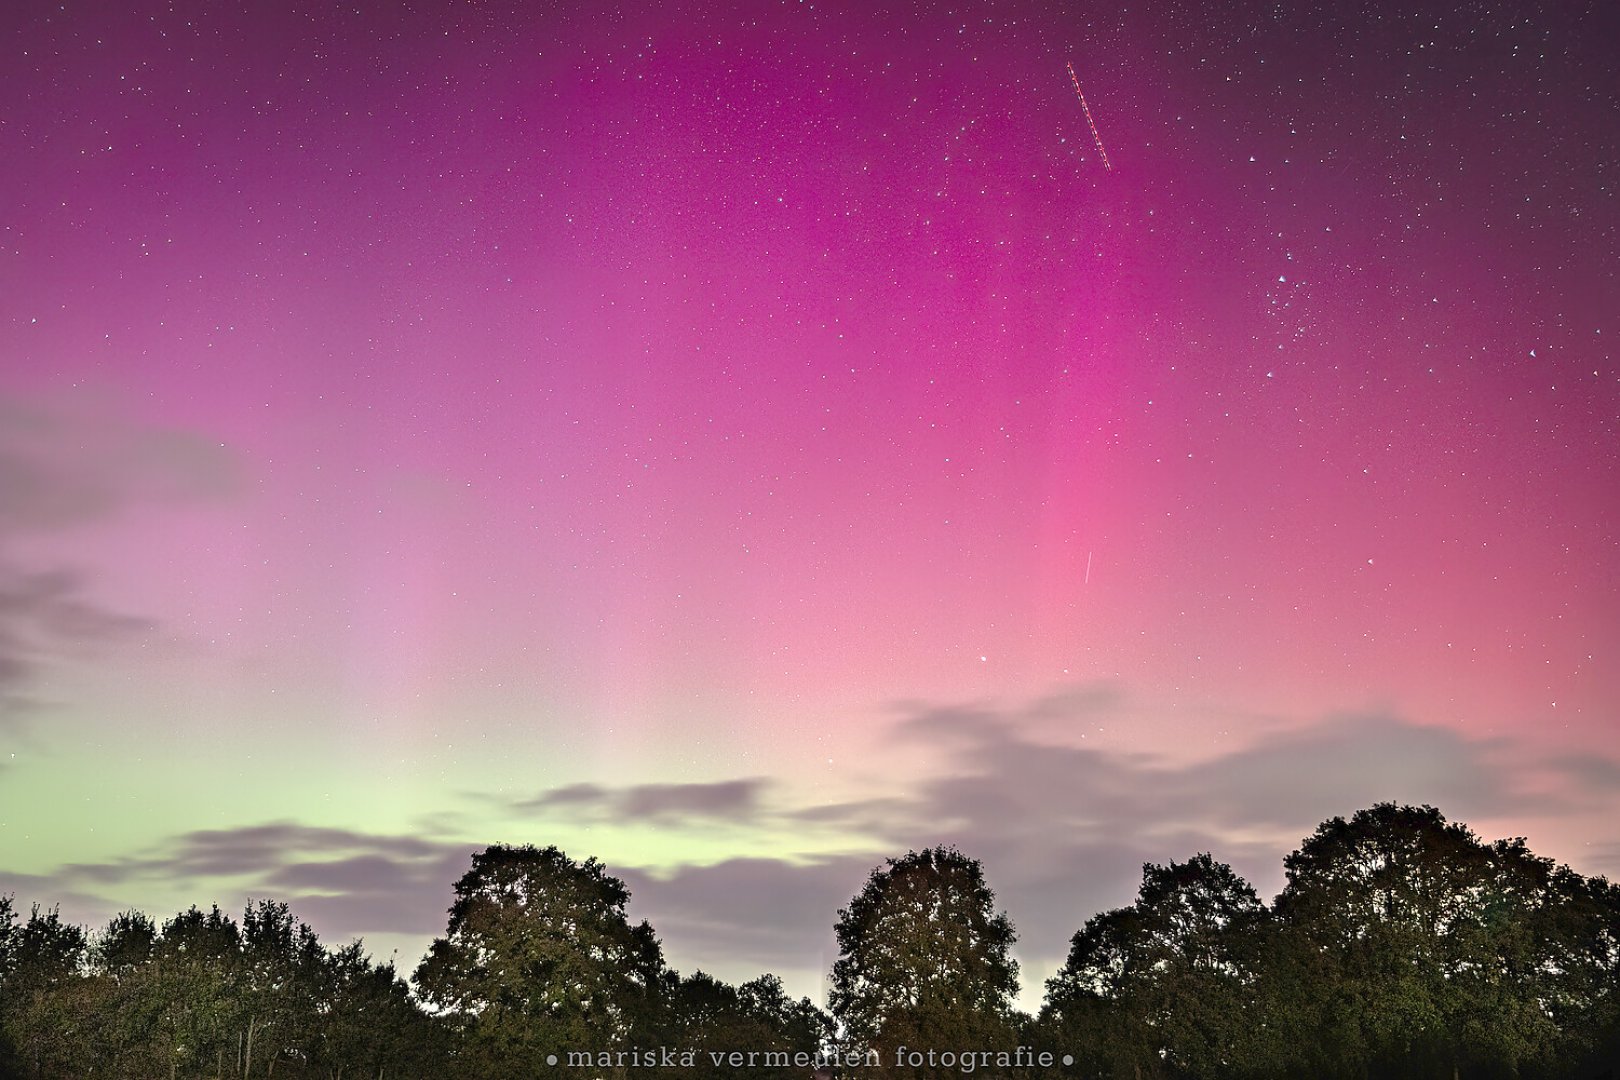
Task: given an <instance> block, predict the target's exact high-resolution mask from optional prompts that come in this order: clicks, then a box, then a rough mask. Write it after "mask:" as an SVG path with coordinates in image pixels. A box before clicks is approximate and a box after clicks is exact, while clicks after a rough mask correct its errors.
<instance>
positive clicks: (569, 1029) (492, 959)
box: [416, 845, 663, 1080]
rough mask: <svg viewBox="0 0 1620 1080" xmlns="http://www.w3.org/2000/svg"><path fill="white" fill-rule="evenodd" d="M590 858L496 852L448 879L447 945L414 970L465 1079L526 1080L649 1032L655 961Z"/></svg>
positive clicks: (436, 946)
mask: <svg viewBox="0 0 1620 1080" xmlns="http://www.w3.org/2000/svg"><path fill="white" fill-rule="evenodd" d="M629 898H630V894H629V892H628V891H627V890H626V889H625V887H624V883H623V882H622V881H620V880H619V879H618V878H615V877H612V876H610V875H609V874H608V873H607V872H606V871H605V870H604V869H603V867H602V864H601V863H599V862H597V861H596V860H595V859H589V860H587V861H585V862H583V863H577V862H575V861H573V860H572V859H570V858H568V856H566V855H564V854H563V853H562V852H561V851H559V850H558V849H557V848H555V847H548V848H535V847H532V846H525V847H507V846H505V845H496V846H493V847H489V848H486V849H485V850H484V851H482V852H480V853H478V854H477V855H474V856H473V860H472V869H470V870H469V871H467V873H466V874H465V875H463V876H462V878H461V880H460V881H458V882H456V900H455V904H454V905H453V906H452V907H451V908H450V924H449V928H448V930H447V931H446V933H445V936H444V937H442V938H439V939H437V940H435V941H434V942H433V945H432V947H431V948H430V950H429V952H428V955H427V958H426V959H425V960H423V961H422V964H421V966H420V967H419V968H417V970H416V984H417V987H418V989H419V990H420V991H421V993H422V996H423V997H424V998H425V999H426V1000H427V1001H428V1003H429V1004H431V1005H432V1006H434V1007H435V1008H437V1009H440V1010H443V1011H444V1012H446V1013H449V1014H451V1015H452V1017H453V1018H454V1019H455V1020H456V1021H457V1022H458V1023H459V1025H460V1026H461V1028H462V1030H463V1033H464V1035H465V1039H464V1044H463V1049H462V1052H463V1054H464V1055H465V1059H464V1067H465V1068H467V1069H468V1070H469V1074H471V1075H478V1076H480V1077H488V1078H491V1080H493V1078H496V1077H504V1076H523V1077H530V1076H532V1075H533V1071H534V1069H535V1067H536V1063H538V1062H543V1061H544V1060H545V1058H546V1057H547V1056H548V1055H550V1054H556V1055H558V1056H559V1057H560V1058H562V1059H564V1060H566V1055H567V1054H568V1053H569V1052H571V1051H572V1052H592V1051H600V1050H610V1049H616V1048H620V1047H624V1046H627V1045H629V1044H630V1040H631V1039H632V1037H633V1036H635V1035H636V1034H637V1033H638V1031H639V1030H640V1029H643V1028H648V1027H650V1025H651V1023H652V1020H653V1017H652V1011H653V1006H654V1002H655V995H656V992H657V988H658V984H659V976H660V973H661V972H662V970H663V954H662V952H661V950H660V948H659V945H658V939H657V938H656V937H655V936H654V935H653V931H652V927H650V926H648V925H647V924H646V923H645V922H643V923H640V924H639V925H636V926H631V925H630V922H629V920H628V918H627V917H626V915H625V904H626V903H627V902H628V901H629Z"/></svg>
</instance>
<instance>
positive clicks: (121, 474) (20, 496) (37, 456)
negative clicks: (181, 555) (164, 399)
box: [0, 398, 240, 536]
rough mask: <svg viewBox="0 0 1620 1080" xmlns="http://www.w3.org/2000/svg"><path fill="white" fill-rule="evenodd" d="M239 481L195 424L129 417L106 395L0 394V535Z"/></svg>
mask: <svg viewBox="0 0 1620 1080" xmlns="http://www.w3.org/2000/svg"><path fill="white" fill-rule="evenodd" d="M239 486H240V468H239V465H238V463H237V460H236V458H235V456H234V455H232V454H231V453H230V452H229V451H227V450H226V449H225V448H223V447H222V446H220V445H219V444H218V443H217V442H214V441H210V440H208V439H206V438H204V437H203V436H201V435H200V434H197V433H195V432H190V431H183V430H179V429H173V428H160V427H152V426H148V425H144V424H140V423H137V422H135V421H133V420H131V419H130V418H129V417H128V416H126V415H124V414H122V413H121V412H120V411H118V410H117V409H116V408H114V407H112V406H111V405H110V404H108V403H106V402H87V401H85V400H82V399H77V398H76V399H66V398H64V399H61V400H57V401H45V400H34V401H22V400H19V399H15V398H11V399H7V398H0V536H5V535H16V534H20V533H24V532H34V531H46V530H56V529H63V528H71V527H76V526H81V525H86V524H94V523H97V522H100V521H104V520H106V519H108V518H111V517H114V516H116V515H117V514H119V513H121V512H122V511H124V510H125V509H128V508H129V507H130V506H132V505H147V504H150V503H154V502H181V503H183V502H193V501H197V500H207V499H213V498H218V497H221V496H224V495H228V494H230V493H232V492H233V491H235V490H236V489H237V488H238V487H239Z"/></svg>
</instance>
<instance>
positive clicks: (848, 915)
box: [829, 847, 1018, 1076]
mask: <svg viewBox="0 0 1620 1080" xmlns="http://www.w3.org/2000/svg"><path fill="white" fill-rule="evenodd" d="M994 903H995V895H994V894H993V893H992V892H991V891H990V888H989V886H988V885H986V884H985V880H984V871H983V868H982V867H981V866H980V865H979V863H978V861H977V860H974V859H970V858H968V857H967V856H965V855H963V854H962V853H961V852H959V851H957V850H955V849H954V848H944V847H939V848H929V849H928V850H926V851H920V852H919V851H913V852H910V853H908V854H907V855H906V856H905V857H903V858H900V859H891V860H889V863H888V866H887V867H882V868H879V869H877V870H874V871H872V875H871V877H870V879H869V880H868V881H867V883H866V887H865V888H864V889H863V890H861V892H860V894H859V895H858V896H856V897H855V898H854V899H853V900H852V901H851V902H850V905H849V907H847V908H845V909H844V910H842V911H840V912H839V913H838V923H837V926H836V927H835V930H836V933H837V935H838V948H839V956H838V961H837V963H836V964H835V965H834V966H833V985H832V993H831V995H830V998H829V1003H830V1005H831V1009H832V1014H833V1017H834V1019H835V1020H837V1021H838V1023H839V1024H840V1026H841V1028H842V1036H843V1038H844V1040H845V1043H846V1045H847V1047H849V1048H851V1049H855V1050H860V1051H866V1050H876V1051H878V1053H879V1054H880V1055H881V1056H882V1059H883V1062H884V1064H885V1065H893V1064H894V1060H895V1058H894V1053H895V1051H896V1050H897V1049H898V1048H899V1047H901V1046H905V1047H908V1048H910V1049H920V1050H922V1051H924V1052H926V1051H927V1050H929V1049H935V1050H939V1051H947V1050H949V1051H953V1052H957V1051H962V1050H974V1051H978V1050H992V1051H994V1050H1001V1049H1011V1048H1012V1047H1013V1045H1014V1044H1015V1042H1016V1032H1015V1028H1014V1025H1013V1022H1012V1021H1013V1014H1012V999H1013V995H1014V994H1015V993H1016V992H1017V990H1018V964H1017V961H1015V960H1013V959H1012V957H1011V955H1010V949H1011V946H1012V943H1013V940H1014V938H1015V936H1016V935H1015V932H1014V930H1013V925H1012V922H1011V921H1010V920H1008V918H1007V916H1006V915H1005V914H998V913H997V912H996V911H995V907H994ZM917 1072H918V1074H919V1075H930V1074H932V1073H934V1072H935V1070H930V1069H926V1068H925V1069H921V1070H918V1071H917ZM937 1074H938V1075H941V1076H944V1075H946V1074H955V1075H960V1074H959V1073H956V1072H955V1070H951V1069H940V1070H937Z"/></svg>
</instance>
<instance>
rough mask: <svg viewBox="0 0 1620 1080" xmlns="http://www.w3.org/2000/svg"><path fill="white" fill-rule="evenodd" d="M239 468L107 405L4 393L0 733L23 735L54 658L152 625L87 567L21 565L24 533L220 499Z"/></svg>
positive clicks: (222, 453) (199, 444) (180, 434)
mask: <svg viewBox="0 0 1620 1080" xmlns="http://www.w3.org/2000/svg"><path fill="white" fill-rule="evenodd" d="M239 471H240V470H239V468H238V466H237V463H236V459H235V458H234V456H233V455H231V454H230V453H229V452H228V451H226V450H225V449H223V448H222V447H220V446H219V445H218V444H217V443H212V442H209V441H208V440H206V439H204V438H202V437H201V436H200V435H197V434H195V433H192V432H185V431H178V430H172V429H163V428H154V427H149V426H143V425H140V424H137V423H134V422H132V421H130V420H129V419H128V418H127V417H124V416H122V415H119V414H118V413H117V412H116V411H114V410H112V409H110V408H108V407H107V406H106V405H105V404H99V403H97V404H86V403H85V402H83V401H80V400H73V401H68V400H63V401H59V402H44V401H31V402H24V401H22V400H19V399H15V398H3V397H0V735H7V734H11V735H16V734H20V733H21V731H22V728H23V720H24V717H25V715H26V714H27V713H28V712H29V711H31V709H32V708H33V707H34V703H33V702H32V701H31V700H30V699H29V698H28V695H27V689H28V686H29V684H30V683H31V682H32V680H33V679H34V677H35V676H36V675H37V674H38V672H39V671H40V670H41V669H43V668H44V667H45V666H46V665H48V664H49V663H50V662H51V661H52V660H55V659H58V658H60V657H63V656H71V655H75V654H78V653H80V652H83V651H85V650H87V649H95V648H100V647H104V646H106V645H107V644H109V643H110V642H115V641H118V640H120V639H123V638H128V637H130V636H132V635H135V634H138V633H140V632H142V631H144V630H148V629H150V628H151V624H150V623H149V621H147V620H145V619H141V618H138V617H135V616H132V615H128V614H125V613H122V612H117V611H112V610H110V609H108V608H106V607H104V606H102V605H100V604H98V603H96V602H95V601H94V600H93V599H92V598H91V596H90V589H89V584H88V581H87V579H86V577H85V575H84V574H83V573H81V572H79V571H77V570H72V569H65V568H61V567H51V568H46V569H40V568H37V567H32V566H25V565H23V564H22V562H21V560H20V559H19V558H18V557H17V555H16V551H15V548H16V545H17V541H19V540H21V539H23V538H25V537H29V536H34V535H38V534H42V533H50V532H55V531H60V530H64V529H72V528H81V527H86V526H94V525H97V524H99V523H101V522H104V521H107V520H109V519H112V518H114V517H116V516H117V515H118V514H120V513H122V512H123V511H125V510H127V509H129V508H130V507H132V506H135V505H146V504H149V503H152V502H188V501H195V500H198V499H211V498H217V497H220V496H223V495H226V494H228V493H230V492H231V491H233V490H235V489H236V488H237V486H238V485H239Z"/></svg>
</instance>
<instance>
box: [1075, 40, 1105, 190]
mask: <svg viewBox="0 0 1620 1080" xmlns="http://www.w3.org/2000/svg"><path fill="white" fill-rule="evenodd" d="M1068 68H1069V81H1070V82H1072V83H1074V92H1075V95H1076V96H1078V97H1079V98H1080V108H1081V109H1082V110H1083V111H1084V112H1085V114H1086V126H1087V127H1089V128H1090V129H1091V139H1092V141H1093V142H1095V143H1096V144H1097V152H1098V153H1099V154H1101V155H1102V163H1103V168H1105V169H1107V170H1108V171H1109V172H1113V171H1114V163H1113V162H1111V161H1109V160H1108V148H1107V147H1106V146H1104V145H1103V141H1102V136H1101V135H1099V134H1097V122H1096V121H1095V120H1093V119H1092V118H1091V106H1090V105H1087V104H1086V92H1085V91H1084V90H1082V89H1080V76H1078V75H1076V74H1075V73H1074V64H1073V63H1070V64H1069V65H1068Z"/></svg>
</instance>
